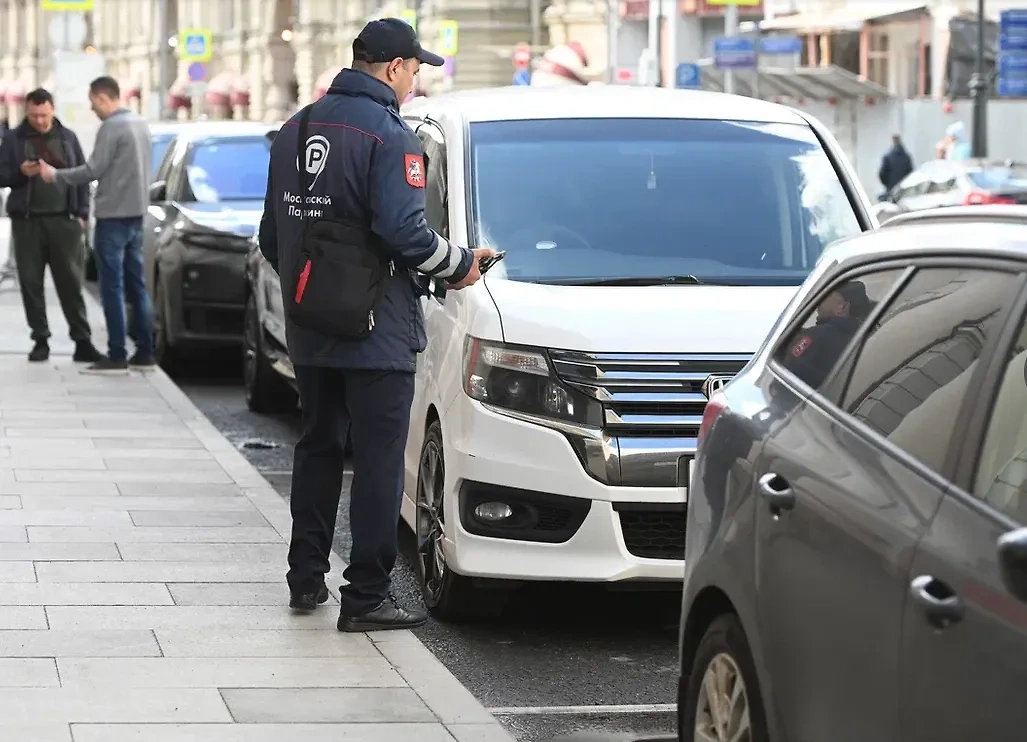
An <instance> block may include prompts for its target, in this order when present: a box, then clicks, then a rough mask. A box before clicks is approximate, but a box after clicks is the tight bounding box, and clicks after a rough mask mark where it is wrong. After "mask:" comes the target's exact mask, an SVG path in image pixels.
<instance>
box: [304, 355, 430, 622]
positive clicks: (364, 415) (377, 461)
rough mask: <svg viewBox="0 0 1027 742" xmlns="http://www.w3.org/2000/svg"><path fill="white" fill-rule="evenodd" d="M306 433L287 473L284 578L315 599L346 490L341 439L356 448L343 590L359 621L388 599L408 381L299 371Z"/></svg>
mask: <svg viewBox="0 0 1027 742" xmlns="http://www.w3.org/2000/svg"><path fill="white" fill-rule="evenodd" d="M296 381H297V385H298V386H299V392H300V404H301V406H302V408H303V422H302V426H303V435H302V437H301V438H300V441H299V443H297V444H296V453H295V458H294V461H293V467H292V494H291V496H290V503H289V504H290V508H291V510H292V543H291V544H290V546H289V573H288V575H287V576H286V579H287V580H288V582H289V588H290V589H291V590H292V591H293V592H303V593H306V592H315V591H316V590H317V589H318V588H319V587H320V585H321V584H322V583H323V581H324V575H325V573H327V572H328V555H329V553H330V551H331V548H332V537H333V535H334V533H335V518H336V515H337V514H338V510H339V497H340V495H341V493H342V470H343V451H344V449H345V447H346V438H347V436H349V437H350V438H351V443H352V449H353V486H352V488H351V489H350V508H349V513H350V530H351V536H352V540H353V548H352V550H351V551H350V557H349V566H348V567H347V568H346V571H345V572H344V573H343V575H342V576H343V578H344V579H345V580H346V581H347V582H348V583H349V584H348V585H344V586H343V587H341V588H340V592H341V595H342V611H343V613H345V614H346V615H348V616H359V615H362V614H364V613H368V612H369V611H372V610H374V609H375V608H377V607H378V605H379V604H380V603H381V602H382V601H383V600H385V599H386V598H387V597H388V594H389V587H390V584H391V583H390V578H389V574H390V573H391V572H392V568H393V566H395V564H396V556H397V553H398V551H399V543H398V534H397V529H398V527H399V518H400V502H401V500H402V497H403V451H404V448H405V447H406V440H407V427H408V425H409V422H410V404H411V402H412V401H413V396H414V375H413V374H411V373H403V372H399V371H356V370H344V369H335V368H317V367H313V366H297V367H296Z"/></svg>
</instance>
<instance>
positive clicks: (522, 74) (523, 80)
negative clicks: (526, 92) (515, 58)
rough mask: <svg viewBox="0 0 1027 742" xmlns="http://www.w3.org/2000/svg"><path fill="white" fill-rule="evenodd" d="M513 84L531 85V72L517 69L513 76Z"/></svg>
mask: <svg viewBox="0 0 1027 742" xmlns="http://www.w3.org/2000/svg"><path fill="white" fill-rule="evenodd" d="M513 84H514V85H531V73H530V72H528V70H517V71H516V72H514V77H513Z"/></svg>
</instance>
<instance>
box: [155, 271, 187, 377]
mask: <svg viewBox="0 0 1027 742" xmlns="http://www.w3.org/2000/svg"><path fill="white" fill-rule="evenodd" d="M154 278H155V280H154V282H153V355H154V358H155V359H156V361H157V364H158V365H159V366H160V367H161V368H162V369H164V371H165V373H167V374H168V375H169V376H173V375H174V374H175V372H176V371H177V370H178V367H179V365H180V364H181V357H180V354H179V353H178V351H177V349H176V348H175V346H173V345H172V344H171V343H170V342H169V341H168V318H167V311H168V310H167V307H168V303H167V300H166V299H165V298H164V282H163V281H161V278H160V275H159V274H158V275H156V276H155V277H154Z"/></svg>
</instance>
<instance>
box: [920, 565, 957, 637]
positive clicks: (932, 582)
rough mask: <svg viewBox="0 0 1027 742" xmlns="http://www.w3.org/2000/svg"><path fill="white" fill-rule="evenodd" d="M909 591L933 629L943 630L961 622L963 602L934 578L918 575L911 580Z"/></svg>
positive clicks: (946, 586)
mask: <svg viewBox="0 0 1027 742" xmlns="http://www.w3.org/2000/svg"><path fill="white" fill-rule="evenodd" d="M909 591H910V595H912V597H913V600H915V601H916V602H917V603H918V604H919V605H920V609H921V610H922V611H923V612H924V615H925V616H926V618H927V622H928V623H929V624H931V626H933V627H934V628H936V629H944V628H945V627H946V626H949V625H951V624H954V623H958V622H959V621H962V620H963V601H961V600H960V599H959V596H958V595H956V592H955V590H953V589H952V588H951V587H949V586H948V584H946V583H944V582H942V581H941V580H939V579H937V578H936V577H932V576H931V575H920V576H919V577H915V578H913V581H912V582H910V583H909Z"/></svg>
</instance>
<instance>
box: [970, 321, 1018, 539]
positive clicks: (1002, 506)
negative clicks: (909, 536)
mask: <svg viewBox="0 0 1027 742" xmlns="http://www.w3.org/2000/svg"><path fill="white" fill-rule="evenodd" d="M973 494H975V495H977V496H978V497H980V498H981V499H983V500H984V501H986V502H988V503H989V504H991V505H992V506H993V507H995V508H997V509H998V510H1001V511H1002V512H1004V513H1006V515H1008V516H1010V517H1011V518H1014V519H1016V520H1018V521H1019V522H1020V523H1023V524H1027V326H1024V327H1023V328H1022V329H1021V330H1020V335H1019V338H1018V339H1017V341H1016V344H1015V345H1014V346H1013V348H1012V350H1011V351H1010V353H1009V357H1008V359H1007V360H1006V368H1005V373H1004V374H1003V375H1002V379H1001V381H1000V382H999V385H998V395H997V396H996V398H995V404H994V406H993V407H992V411H991V421H990V422H989V424H988V432H987V433H986V434H985V436H984V446H983V447H982V448H981V454H980V458H979V459H978V461H977V474H976V476H975V477H974V484H973Z"/></svg>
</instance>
